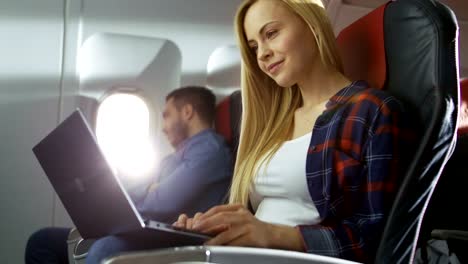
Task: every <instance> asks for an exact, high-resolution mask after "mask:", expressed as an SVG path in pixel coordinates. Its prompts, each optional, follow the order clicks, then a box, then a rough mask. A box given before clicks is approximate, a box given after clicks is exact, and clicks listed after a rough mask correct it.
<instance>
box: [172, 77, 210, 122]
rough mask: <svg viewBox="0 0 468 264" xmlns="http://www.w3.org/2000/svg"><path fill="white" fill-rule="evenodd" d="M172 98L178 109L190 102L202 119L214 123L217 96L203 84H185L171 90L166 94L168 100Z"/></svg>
mask: <svg viewBox="0 0 468 264" xmlns="http://www.w3.org/2000/svg"><path fill="white" fill-rule="evenodd" d="M171 98H173V99H174V104H175V106H176V107H177V110H180V109H181V108H182V107H183V106H184V105H186V104H190V105H192V107H193V109H194V110H195V111H196V112H197V113H198V116H199V117H200V119H201V120H202V121H205V122H206V123H207V124H210V125H211V124H213V122H214V118H215V112H216V109H215V107H216V106H215V103H216V97H215V95H214V94H213V92H212V91H211V90H210V89H208V88H206V87H202V86H185V87H181V88H179V89H176V90H174V91H172V92H170V93H169V94H168V95H167V96H166V102H167V101H169V100H170V99H171Z"/></svg>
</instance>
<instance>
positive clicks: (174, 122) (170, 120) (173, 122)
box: [163, 98, 188, 148]
mask: <svg viewBox="0 0 468 264" xmlns="http://www.w3.org/2000/svg"><path fill="white" fill-rule="evenodd" d="M163 132H164V134H166V136H167V139H168V140H169V142H170V143H171V145H172V146H173V147H174V148H177V146H178V145H179V144H180V143H181V142H182V141H184V140H185V139H186V138H187V137H188V125H187V123H186V122H185V121H184V120H183V116H182V111H181V109H177V107H176V105H175V102H174V98H170V99H169V100H168V101H167V102H166V105H165V106H164V112H163Z"/></svg>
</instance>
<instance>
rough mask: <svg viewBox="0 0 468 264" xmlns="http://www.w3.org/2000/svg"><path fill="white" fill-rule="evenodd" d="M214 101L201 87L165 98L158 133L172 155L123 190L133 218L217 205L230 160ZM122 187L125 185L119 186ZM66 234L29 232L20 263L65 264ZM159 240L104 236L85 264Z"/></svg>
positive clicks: (166, 217) (172, 217)
mask: <svg viewBox="0 0 468 264" xmlns="http://www.w3.org/2000/svg"><path fill="white" fill-rule="evenodd" d="M214 117H215V96H214V94H213V93H212V92H211V91H210V90H208V89H207V88H204V87H196V86H191V87H183V88H180V89H177V90H174V91H172V92H171V93H170V94H169V95H167V97H166V105H165V109H164V112H163V120H164V127H163V132H164V133H165V134H166V136H167V138H168V140H169V142H170V143H171V145H172V146H173V147H174V148H175V152H174V153H173V154H171V155H169V156H167V157H166V158H164V159H163V160H162V161H161V164H160V166H159V170H158V172H157V175H155V176H154V177H152V178H151V179H150V182H147V183H145V184H144V185H143V184H141V185H139V186H134V187H128V186H126V188H127V191H128V193H129V195H130V196H131V197H132V200H133V201H134V203H135V205H136V207H137V209H138V210H139V212H140V213H141V214H142V215H143V216H145V217H147V218H151V219H154V220H158V221H163V222H167V223H172V222H174V221H176V220H177V216H178V215H179V214H180V213H181V212H191V213H196V212H199V211H206V210H207V209H208V208H210V207H212V206H214V205H217V204H221V203H222V202H223V200H224V199H225V198H226V195H227V190H228V187H229V184H230V181H231V176H232V165H233V164H232V158H231V154H230V150H229V149H228V147H227V145H226V143H225V142H224V139H223V138H222V137H221V136H220V135H217V134H216V133H215V131H214V130H213V129H212V124H213V121H214ZM124 182H125V180H124ZM69 232H70V229H69V228H45V229H41V230H39V231H37V232H35V233H34V234H33V235H31V237H30V238H29V241H28V244H27V246H26V254H25V262H26V263H27V264H29V263H67V262H68V256H67V243H66V240H67V237H68V234H69ZM160 241H161V240H159V238H157V237H156V238H148V236H145V237H144V238H141V237H139V236H138V234H136V235H133V236H131V237H130V236H108V237H104V238H100V239H98V240H97V241H96V242H94V244H93V245H92V247H91V248H90V251H89V253H88V257H87V262H88V263H98V262H99V261H100V260H101V259H102V258H105V257H106V256H110V255H112V254H114V253H117V252H121V251H128V250H138V249H146V248H154V247H158V243H159V242H160Z"/></svg>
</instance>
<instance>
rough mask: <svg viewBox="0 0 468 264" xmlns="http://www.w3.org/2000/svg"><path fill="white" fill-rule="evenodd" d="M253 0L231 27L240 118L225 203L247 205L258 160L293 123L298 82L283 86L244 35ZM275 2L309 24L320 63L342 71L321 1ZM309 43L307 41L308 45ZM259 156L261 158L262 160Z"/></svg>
mask: <svg viewBox="0 0 468 264" xmlns="http://www.w3.org/2000/svg"><path fill="white" fill-rule="evenodd" d="M256 1H258V0H246V1H245V2H244V3H242V4H241V6H240V7H239V9H238V11H237V14H236V19H235V27H236V33H237V40H238V44H239V47H240V50H241V55H242V73H241V86H242V123H241V132H240V141H239V149H238V152H237V161H236V166H235V168H234V176H233V180H232V185H231V191H230V197H229V202H230V203H241V204H243V205H246V206H247V204H248V197H249V192H250V188H251V186H252V182H253V180H254V178H255V175H256V174H257V171H258V168H259V167H260V163H261V162H264V161H266V162H268V161H269V160H270V159H271V157H272V155H273V154H274V153H275V152H276V151H277V150H278V149H279V147H280V146H281V144H282V142H284V141H286V140H288V139H289V138H290V136H291V134H292V130H293V125H294V111H295V110H296V109H297V108H298V107H300V106H301V104H302V97H301V93H300V90H299V88H298V87H296V86H294V87H291V88H289V89H288V88H282V87H279V86H278V84H276V83H275V81H274V80H272V79H271V78H270V77H269V76H268V75H266V74H265V73H263V72H262V71H261V70H260V68H259V66H258V63H257V59H256V55H255V54H254V53H253V52H252V51H251V49H250V47H249V45H248V43H247V41H246V37H245V32H244V19H245V15H246V13H247V10H248V9H249V8H250V6H251V5H252V4H253V3H255V2H256ZM272 1H278V2H281V3H283V4H285V6H287V7H289V9H290V10H291V11H292V12H294V13H295V14H297V15H298V16H299V17H301V18H302V19H303V21H305V22H306V23H307V24H308V25H309V27H310V28H311V30H312V32H313V34H314V36H315V40H316V43H317V48H318V53H319V55H320V59H321V62H322V64H323V65H324V66H325V67H326V68H328V69H333V70H335V71H338V72H341V73H343V66H342V62H341V59H340V57H339V54H338V49H337V46H336V42H335V36H334V34H333V29H332V26H331V24H330V22H329V20H328V17H327V14H326V12H325V9H324V7H323V4H322V2H321V1H320V0H272ZM313 45H314V44H313V43H311V47H312V46H313ZM262 157H266V158H265V159H263V158H262Z"/></svg>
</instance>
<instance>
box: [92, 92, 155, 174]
mask: <svg viewBox="0 0 468 264" xmlns="http://www.w3.org/2000/svg"><path fill="white" fill-rule="evenodd" d="M96 137H97V140H98V142H99V145H100V147H101V148H102V150H103V152H104V154H105V155H106V158H107V159H108V161H109V163H110V164H111V166H112V167H113V168H114V169H116V170H117V171H118V172H119V174H124V175H130V176H132V177H142V176H145V175H147V174H148V173H149V172H150V171H151V170H152V169H153V168H154V166H155V160H156V157H155V152H154V150H153V147H152V144H151V140H150V113H149V109H148V106H147V105H146V103H145V101H143V100H142V99H141V98H140V97H138V96H136V95H132V94H125V93H120V94H114V95H111V96H109V97H107V98H106V99H105V100H104V101H103V102H102V103H101V105H100V106H99V109H98V114H97V123H96Z"/></svg>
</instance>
